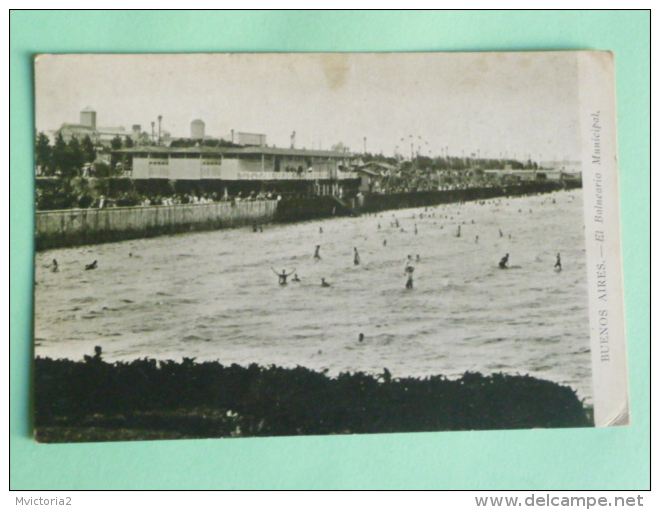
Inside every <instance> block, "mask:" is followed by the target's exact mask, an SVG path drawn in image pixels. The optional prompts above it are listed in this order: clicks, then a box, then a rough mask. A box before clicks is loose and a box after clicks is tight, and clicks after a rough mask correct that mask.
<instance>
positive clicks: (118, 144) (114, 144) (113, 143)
mask: <svg viewBox="0 0 660 510" xmlns="http://www.w3.org/2000/svg"><path fill="white" fill-rule="evenodd" d="M122 147H123V142H122V141H121V137H120V136H119V135H117V136H115V137H114V138H113V139H112V140H110V148H111V149H112V151H113V153H112V154H111V156H110V167H111V168H112V169H113V170H114V168H115V166H117V163H118V162H119V155H117V154H115V153H114V151H118V150H119V149H121V148H122Z"/></svg>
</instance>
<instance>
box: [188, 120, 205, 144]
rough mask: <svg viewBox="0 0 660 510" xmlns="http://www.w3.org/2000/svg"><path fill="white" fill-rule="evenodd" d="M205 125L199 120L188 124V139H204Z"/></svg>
mask: <svg viewBox="0 0 660 510" xmlns="http://www.w3.org/2000/svg"><path fill="white" fill-rule="evenodd" d="M204 130H205V124H204V121H203V120H201V119H195V120H193V121H192V122H191V123H190V138H192V139H193V140H201V139H203V138H204V136H205V135H204Z"/></svg>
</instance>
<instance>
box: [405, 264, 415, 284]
mask: <svg viewBox="0 0 660 510" xmlns="http://www.w3.org/2000/svg"><path fill="white" fill-rule="evenodd" d="M414 271H415V268H414V267H413V266H411V265H410V263H409V262H406V268H405V269H404V274H405V275H406V276H407V277H408V281H406V289H408V290H411V289H412V288H413V272H414Z"/></svg>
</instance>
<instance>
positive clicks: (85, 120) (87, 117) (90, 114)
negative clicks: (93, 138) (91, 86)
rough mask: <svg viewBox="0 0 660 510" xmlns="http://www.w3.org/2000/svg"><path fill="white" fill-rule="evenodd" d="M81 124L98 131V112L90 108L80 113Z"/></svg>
mask: <svg viewBox="0 0 660 510" xmlns="http://www.w3.org/2000/svg"><path fill="white" fill-rule="evenodd" d="M80 124H82V125H83V126H87V127H90V128H92V129H96V112H95V111H94V110H92V109H91V108H90V107H89V106H88V107H87V108H85V109H84V110H83V111H81V112H80Z"/></svg>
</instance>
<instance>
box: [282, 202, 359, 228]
mask: <svg viewBox="0 0 660 510" xmlns="http://www.w3.org/2000/svg"><path fill="white" fill-rule="evenodd" d="M341 216H359V213H357V212H356V211H355V210H353V209H352V208H351V207H350V206H349V205H348V204H346V203H345V202H343V201H342V200H339V199H337V198H335V197H332V196H320V197H292V198H283V199H282V200H281V201H280V202H279V203H278V204H277V211H276V212H275V217H274V218H273V219H274V221H277V222H279V223H293V222H297V221H308V220H319V219H325V218H332V217H341Z"/></svg>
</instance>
